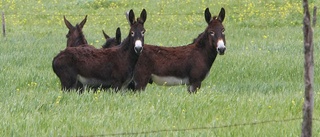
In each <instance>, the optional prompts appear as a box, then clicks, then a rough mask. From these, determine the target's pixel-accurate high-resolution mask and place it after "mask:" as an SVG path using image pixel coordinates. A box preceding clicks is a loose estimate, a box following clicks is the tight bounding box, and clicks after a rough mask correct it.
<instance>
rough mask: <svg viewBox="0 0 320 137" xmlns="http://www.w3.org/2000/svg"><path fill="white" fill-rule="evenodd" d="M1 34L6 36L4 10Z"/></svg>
mask: <svg viewBox="0 0 320 137" xmlns="http://www.w3.org/2000/svg"><path fill="white" fill-rule="evenodd" d="M2 34H3V37H6V21H5V18H4V12H3V11H2Z"/></svg>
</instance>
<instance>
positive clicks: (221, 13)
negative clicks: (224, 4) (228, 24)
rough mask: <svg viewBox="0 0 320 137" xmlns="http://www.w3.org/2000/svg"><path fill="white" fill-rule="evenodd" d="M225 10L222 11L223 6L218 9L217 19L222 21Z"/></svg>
mask: <svg viewBox="0 0 320 137" xmlns="http://www.w3.org/2000/svg"><path fill="white" fill-rule="evenodd" d="M225 14H226V13H225V11H224V8H221V10H220V13H219V16H218V20H219V21H220V22H223V20H224V17H225Z"/></svg>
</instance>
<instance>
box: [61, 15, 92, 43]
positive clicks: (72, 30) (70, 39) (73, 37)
mask: <svg viewBox="0 0 320 137" xmlns="http://www.w3.org/2000/svg"><path fill="white" fill-rule="evenodd" d="M63 18H64V23H65V24H66V26H67V28H68V29H69V32H68V34H67V35H66V37H67V47H76V46H79V45H83V44H88V42H87V40H86V39H85V38H84V35H83V33H82V28H83V26H84V24H85V23H86V22H87V15H86V17H85V18H84V19H83V20H82V21H81V22H80V24H77V25H76V26H73V25H72V24H71V23H70V22H69V21H68V20H67V19H66V17H65V16H63Z"/></svg>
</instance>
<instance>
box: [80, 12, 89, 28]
mask: <svg viewBox="0 0 320 137" xmlns="http://www.w3.org/2000/svg"><path fill="white" fill-rule="evenodd" d="M87 16H88V15H86V17H85V18H84V19H83V20H82V21H81V22H80V28H83V26H84V24H86V22H87Z"/></svg>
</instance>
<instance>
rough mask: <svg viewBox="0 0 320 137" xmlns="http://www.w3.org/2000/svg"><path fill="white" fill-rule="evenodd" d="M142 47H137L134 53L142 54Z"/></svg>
mask: <svg viewBox="0 0 320 137" xmlns="http://www.w3.org/2000/svg"><path fill="white" fill-rule="evenodd" d="M142 49H143V48H142V47H135V48H134V51H135V52H136V53H138V54H140V53H141V51H142Z"/></svg>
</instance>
